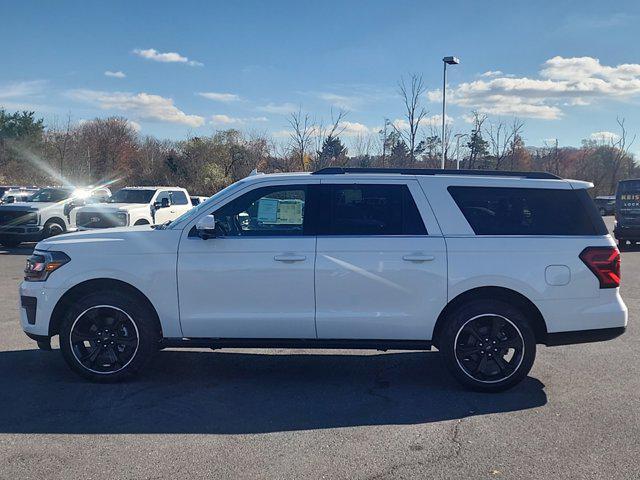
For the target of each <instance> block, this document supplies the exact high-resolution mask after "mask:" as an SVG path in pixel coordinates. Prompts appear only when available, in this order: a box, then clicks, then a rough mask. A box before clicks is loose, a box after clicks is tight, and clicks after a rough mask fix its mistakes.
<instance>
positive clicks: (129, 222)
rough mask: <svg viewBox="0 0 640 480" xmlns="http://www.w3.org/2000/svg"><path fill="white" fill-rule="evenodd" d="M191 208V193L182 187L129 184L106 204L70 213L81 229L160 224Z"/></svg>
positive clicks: (90, 206) (78, 209) (89, 206)
mask: <svg viewBox="0 0 640 480" xmlns="http://www.w3.org/2000/svg"><path fill="white" fill-rule="evenodd" d="M191 208H192V204H191V200H190V198H189V193H188V192H187V191H186V190H185V189H184V188H179V187H126V188H122V189H120V190H118V191H117V192H116V193H114V194H113V196H112V197H111V198H109V200H108V201H107V203H103V204H99V205H87V206H85V207H81V208H77V209H75V210H73V211H72V212H71V216H72V221H73V222H74V224H75V225H77V227H78V229H79V230H89V229H94V228H110V227H126V226H134V225H159V224H163V223H166V222H168V221H170V220H174V219H176V218H178V217H179V216H180V215H182V214H183V213H185V212H186V211H188V210H190V209H191Z"/></svg>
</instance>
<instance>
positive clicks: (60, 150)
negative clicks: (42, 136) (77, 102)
mask: <svg viewBox="0 0 640 480" xmlns="http://www.w3.org/2000/svg"><path fill="white" fill-rule="evenodd" d="M71 130H72V128H71V114H69V115H67V121H66V122H65V123H64V125H63V126H62V127H59V126H58V125H57V121H55V122H54V125H53V126H52V128H51V129H50V130H49V135H48V136H49V141H50V142H51V144H52V145H53V148H54V150H55V152H56V156H57V157H58V158H57V160H58V166H59V169H60V178H64V163H65V159H66V157H67V154H68V152H69V147H70V143H71Z"/></svg>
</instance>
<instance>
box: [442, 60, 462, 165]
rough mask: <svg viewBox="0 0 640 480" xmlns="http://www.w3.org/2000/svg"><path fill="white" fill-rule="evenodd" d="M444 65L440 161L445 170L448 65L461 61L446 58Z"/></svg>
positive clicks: (443, 61)
mask: <svg viewBox="0 0 640 480" xmlns="http://www.w3.org/2000/svg"><path fill="white" fill-rule="evenodd" d="M442 63H443V65H444V73H443V75H442V160H441V161H440V168H442V169H444V156H445V150H446V149H445V146H444V123H445V118H446V110H447V65H458V64H459V63H460V59H458V58H457V57H444V58H443V59H442Z"/></svg>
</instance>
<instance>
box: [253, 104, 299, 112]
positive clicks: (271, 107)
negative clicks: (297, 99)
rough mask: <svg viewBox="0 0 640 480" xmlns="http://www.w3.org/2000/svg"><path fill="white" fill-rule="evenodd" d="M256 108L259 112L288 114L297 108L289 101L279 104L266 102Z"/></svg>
mask: <svg viewBox="0 0 640 480" xmlns="http://www.w3.org/2000/svg"><path fill="white" fill-rule="evenodd" d="M257 110H259V111H261V112H267V113H275V114H279V115H288V114H290V113H293V112H295V111H296V110H298V107H297V106H296V105H294V104H293V103H289V102H287V103H280V104H277V103H268V104H267V105H264V106H261V107H258V108H257Z"/></svg>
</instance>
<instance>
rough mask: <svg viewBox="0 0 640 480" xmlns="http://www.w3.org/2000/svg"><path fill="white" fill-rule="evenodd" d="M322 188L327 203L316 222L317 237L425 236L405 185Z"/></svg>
mask: <svg viewBox="0 0 640 480" xmlns="http://www.w3.org/2000/svg"><path fill="white" fill-rule="evenodd" d="M322 189H323V191H324V192H323V195H322V197H323V203H326V202H328V205H327V206H328V209H327V210H328V211H327V210H325V214H324V215H323V217H324V218H323V220H322V221H321V222H320V226H319V233H320V234H324V235H358V236H362V235H366V236H369V235H426V234H427V230H426V228H425V226H424V222H423V221H422V218H421V216H420V212H419V211H418V208H417V207H416V203H415V201H414V199H413V196H412V195H411V192H410V191H409V188H408V187H407V186H406V185H384V184H360V185H356V184H354V185H323V186H322ZM327 197H328V198H327ZM323 210H324V209H323ZM327 214H328V215H327Z"/></svg>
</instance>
